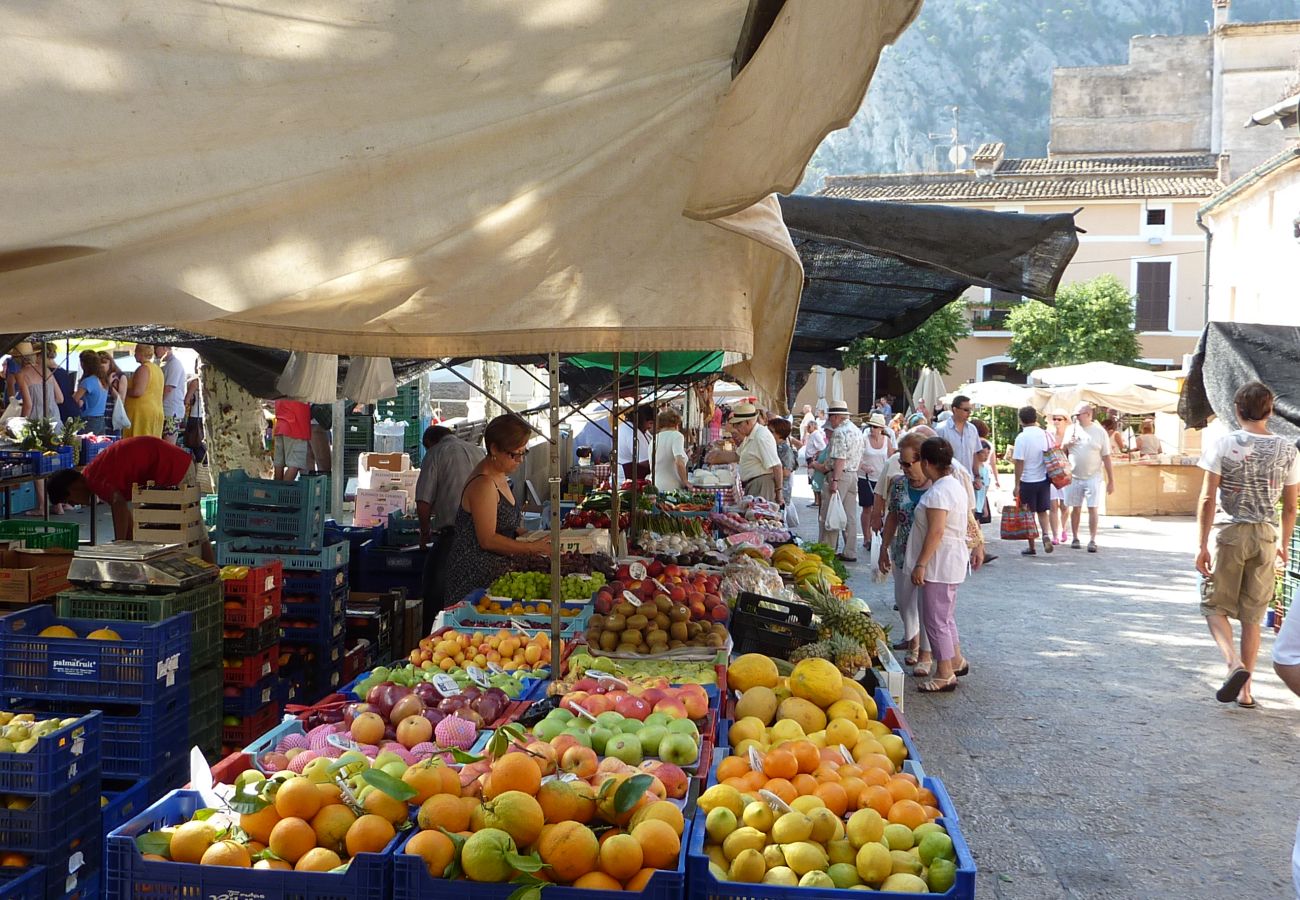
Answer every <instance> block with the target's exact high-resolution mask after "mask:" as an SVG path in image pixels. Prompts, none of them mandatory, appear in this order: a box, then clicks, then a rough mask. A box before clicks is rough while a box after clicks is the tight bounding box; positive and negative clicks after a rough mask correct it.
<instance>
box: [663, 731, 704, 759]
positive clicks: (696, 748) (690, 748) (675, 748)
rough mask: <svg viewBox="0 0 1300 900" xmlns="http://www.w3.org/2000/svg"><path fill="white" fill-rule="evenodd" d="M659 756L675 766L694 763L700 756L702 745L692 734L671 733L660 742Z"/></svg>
mask: <svg viewBox="0 0 1300 900" xmlns="http://www.w3.org/2000/svg"><path fill="white" fill-rule="evenodd" d="M659 758H660V759H662V760H663V761H664V762H666V763H672V764H673V765H675V766H690V765H694V764H695V761H696V760H697V759H699V758H700V745H699V743H697V741H696V740H695V739H693V738H691V736H690V735H687V734H673V733H669V734H668V735H666V736H665V737H664V739H663V740H662V741H660V742H659Z"/></svg>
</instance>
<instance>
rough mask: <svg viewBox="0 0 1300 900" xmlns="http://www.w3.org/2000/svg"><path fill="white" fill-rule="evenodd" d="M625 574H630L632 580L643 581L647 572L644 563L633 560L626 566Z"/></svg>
mask: <svg viewBox="0 0 1300 900" xmlns="http://www.w3.org/2000/svg"><path fill="white" fill-rule="evenodd" d="M627 574H628V575H629V576H631V578H632V580H633V581H645V577H646V575H647V574H648V573H647V572H646V568H645V566H644V565H642V564H641V563H639V562H634V563H632V565H630V566H628V567H627Z"/></svg>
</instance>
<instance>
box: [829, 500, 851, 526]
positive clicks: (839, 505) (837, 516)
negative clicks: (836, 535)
mask: <svg viewBox="0 0 1300 900" xmlns="http://www.w3.org/2000/svg"><path fill="white" fill-rule="evenodd" d="M848 524H849V517H848V514H847V513H845V512H844V501H843V500H841V499H840V492H839V491H835V492H834V493H832V494H831V495H830V497H829V498H828V499H827V501H826V519H825V525H826V530H827V531H843V530H844V527H845V526H846V525H848Z"/></svg>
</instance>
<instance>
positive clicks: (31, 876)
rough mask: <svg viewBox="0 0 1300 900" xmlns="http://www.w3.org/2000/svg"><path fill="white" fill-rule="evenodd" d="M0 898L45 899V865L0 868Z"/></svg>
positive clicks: (8, 899)
mask: <svg viewBox="0 0 1300 900" xmlns="http://www.w3.org/2000/svg"><path fill="white" fill-rule="evenodd" d="M0 900H45V867H44V866H28V867H27V868H25V869H15V868H9V867H4V868H0Z"/></svg>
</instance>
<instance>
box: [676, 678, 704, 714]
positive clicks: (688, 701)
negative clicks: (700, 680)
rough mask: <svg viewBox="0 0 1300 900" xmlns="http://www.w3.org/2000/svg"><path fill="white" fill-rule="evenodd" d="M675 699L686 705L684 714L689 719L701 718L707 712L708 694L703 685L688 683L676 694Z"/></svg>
mask: <svg viewBox="0 0 1300 900" xmlns="http://www.w3.org/2000/svg"><path fill="white" fill-rule="evenodd" d="M677 699H678V700H679V701H681V704H682V706H684V707H686V715H687V717H688V718H691V719H703V718H704V717H705V716H707V715H708V714H709V695H708V694H707V693H705V691H704V687H703V686H702V685H698V684H688V685H686V686H685V687H683V688H682V689H681V691H680V692H679V693H678V694H677Z"/></svg>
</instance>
